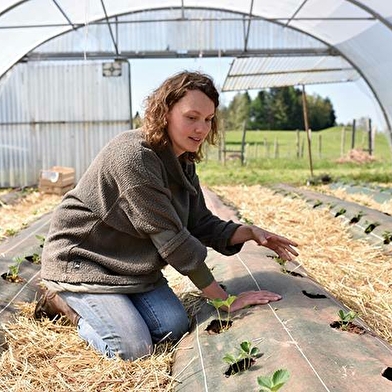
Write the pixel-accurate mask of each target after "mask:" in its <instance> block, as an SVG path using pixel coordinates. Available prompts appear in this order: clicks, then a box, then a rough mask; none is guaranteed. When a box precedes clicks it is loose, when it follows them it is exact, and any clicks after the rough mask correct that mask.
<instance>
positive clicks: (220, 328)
mask: <svg viewBox="0 0 392 392" xmlns="http://www.w3.org/2000/svg"><path fill="white" fill-rule="evenodd" d="M232 325H233V321H232V320H216V319H215V320H212V321H211V323H210V324H209V325H208V326H207V328H206V329H205V330H206V331H207V332H208V333H209V334H210V335H216V334H219V333H221V332H224V331H227V330H228V329H229V328H230V327H231V326H232Z"/></svg>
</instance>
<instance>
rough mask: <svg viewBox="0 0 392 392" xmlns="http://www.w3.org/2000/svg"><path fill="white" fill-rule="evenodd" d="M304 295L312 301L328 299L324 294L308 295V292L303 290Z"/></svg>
mask: <svg viewBox="0 0 392 392" xmlns="http://www.w3.org/2000/svg"><path fill="white" fill-rule="evenodd" d="M302 294H303V295H306V296H307V297H308V298H312V299H321V298H327V296H325V295H324V294H313V293H308V292H307V291H306V290H302Z"/></svg>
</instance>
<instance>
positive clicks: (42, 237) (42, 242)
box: [35, 235, 45, 248]
mask: <svg viewBox="0 0 392 392" xmlns="http://www.w3.org/2000/svg"><path fill="white" fill-rule="evenodd" d="M35 238H36V239H37V240H38V241H39V246H40V248H43V247H44V243H45V236H43V235H36V236H35Z"/></svg>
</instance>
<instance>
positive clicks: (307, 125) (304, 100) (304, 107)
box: [302, 85, 313, 178]
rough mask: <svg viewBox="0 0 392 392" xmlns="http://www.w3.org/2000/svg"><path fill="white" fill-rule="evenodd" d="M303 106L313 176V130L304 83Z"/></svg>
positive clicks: (311, 174)
mask: <svg viewBox="0 0 392 392" xmlns="http://www.w3.org/2000/svg"><path fill="white" fill-rule="evenodd" d="M302 107H303V112H304V125H305V131H306V135H307V138H308V153H309V168H310V177H311V178H313V161H312V131H311V130H310V128H309V121H308V106H307V104H306V92H305V85H302Z"/></svg>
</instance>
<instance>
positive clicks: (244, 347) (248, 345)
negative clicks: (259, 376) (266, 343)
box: [240, 340, 252, 354]
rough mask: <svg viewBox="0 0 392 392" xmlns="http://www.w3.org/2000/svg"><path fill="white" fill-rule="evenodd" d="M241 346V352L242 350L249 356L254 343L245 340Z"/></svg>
mask: <svg viewBox="0 0 392 392" xmlns="http://www.w3.org/2000/svg"><path fill="white" fill-rule="evenodd" d="M240 346H241V350H242V351H244V352H246V353H247V354H249V353H250V348H251V346H252V343H251V342H249V341H248V340H245V341H243V342H242V343H241V344H240Z"/></svg>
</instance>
